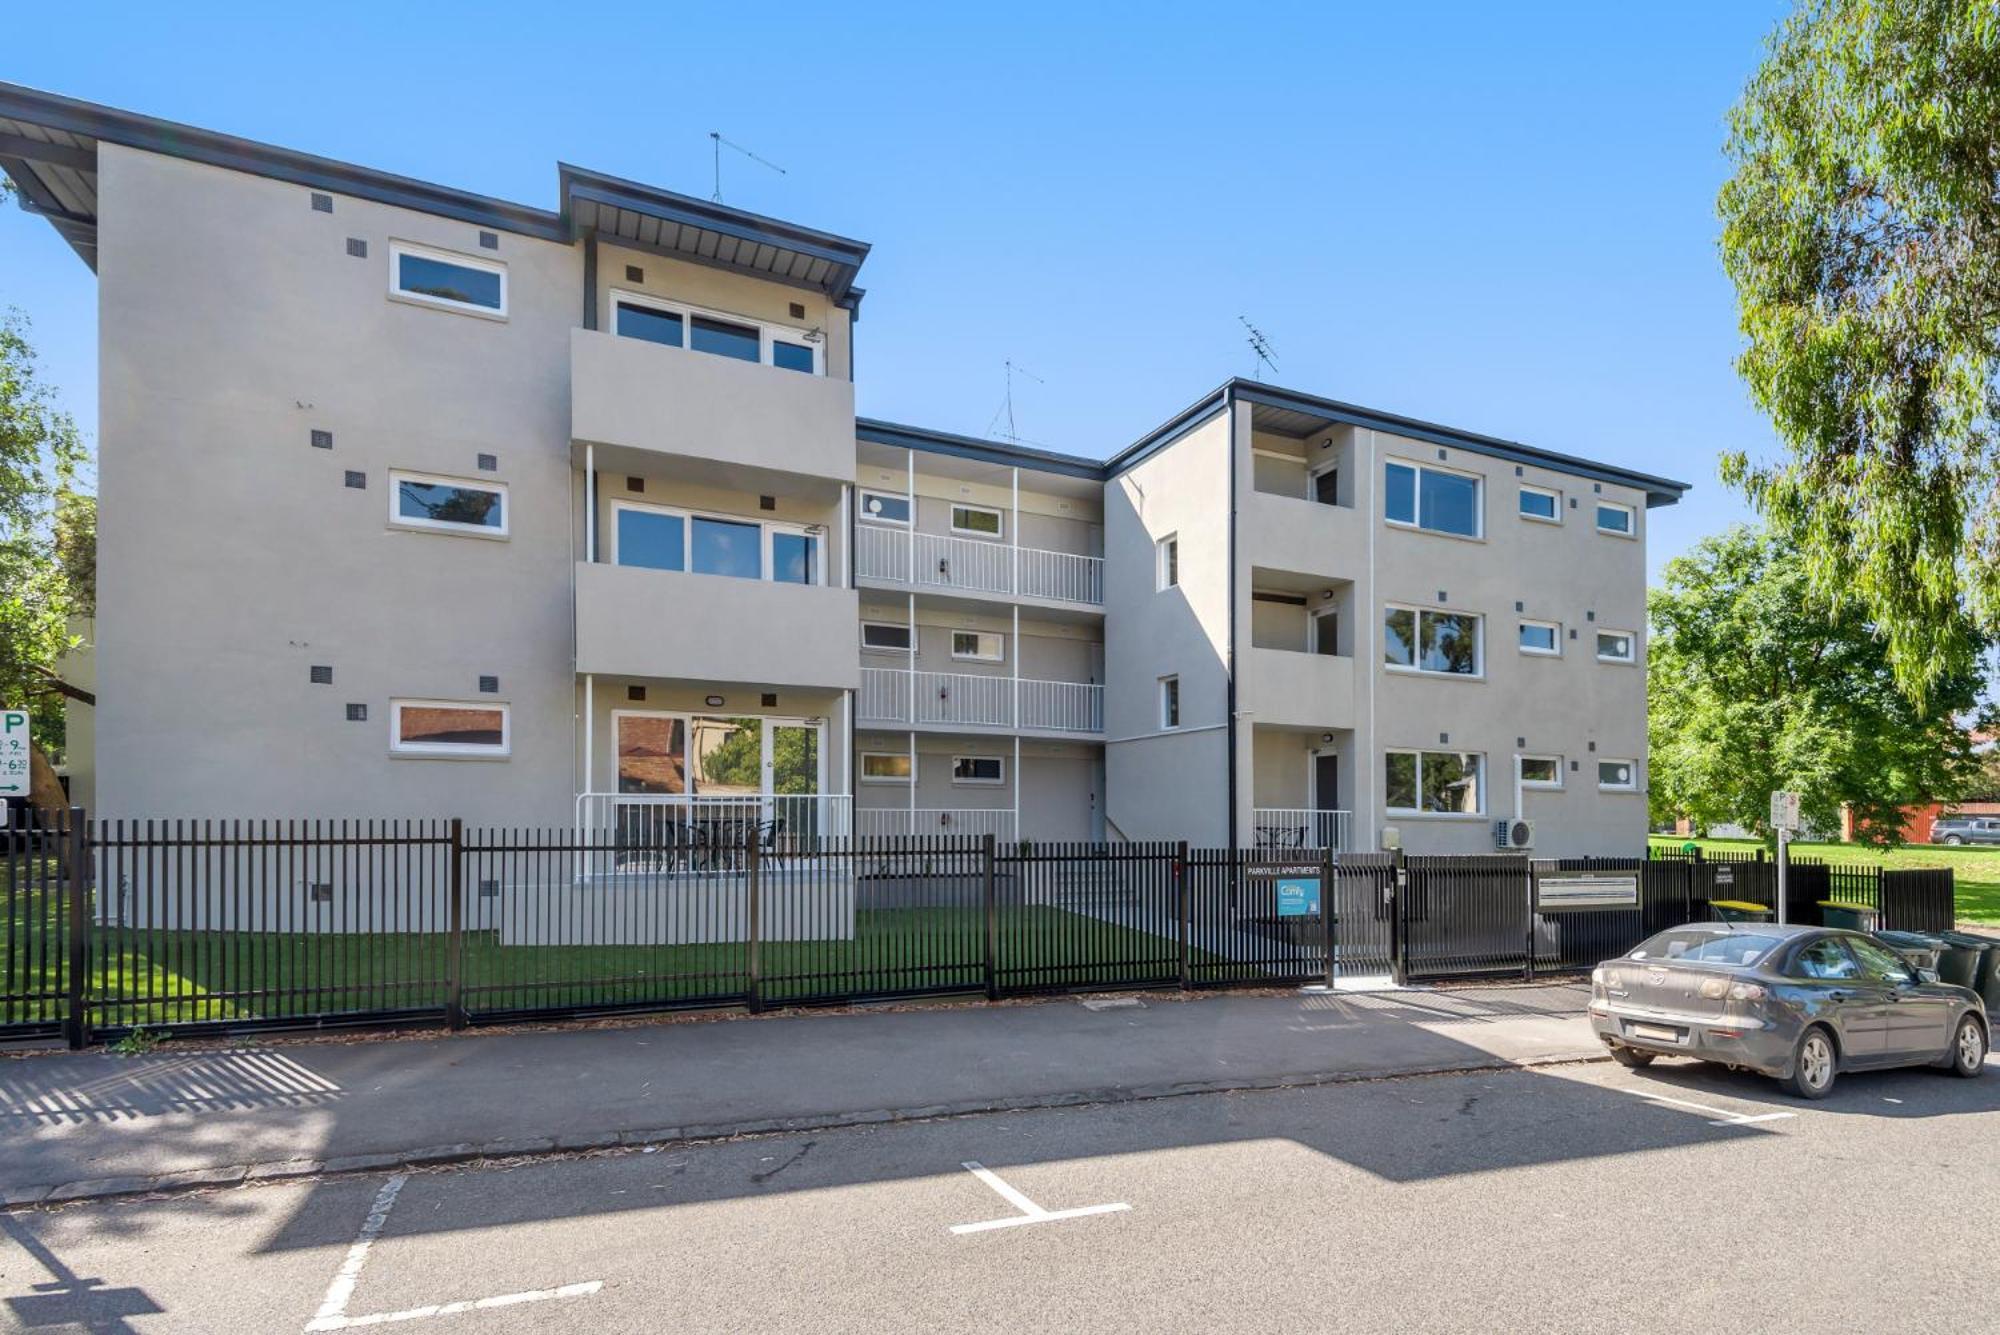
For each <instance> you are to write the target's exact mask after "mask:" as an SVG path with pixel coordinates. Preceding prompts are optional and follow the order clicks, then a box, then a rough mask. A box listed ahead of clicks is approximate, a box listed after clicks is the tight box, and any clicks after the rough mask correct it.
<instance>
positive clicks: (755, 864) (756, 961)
mask: <svg viewBox="0 0 2000 1335" xmlns="http://www.w3.org/2000/svg"><path fill="white" fill-rule="evenodd" d="M743 868H744V878H743V879H744V883H745V884H746V886H747V887H748V889H749V895H750V902H749V905H748V908H749V928H750V942H749V945H750V997H749V1005H750V1010H751V1012H752V1013H753V1014H754V1013H755V1012H757V1011H761V1010H763V1009H764V956H763V951H762V949H761V948H760V947H761V945H762V942H761V941H760V940H759V938H760V937H761V936H762V935H763V922H764V864H763V859H762V858H760V857H759V856H758V852H757V832H756V831H755V830H752V831H751V832H750V837H749V839H748V841H747V846H746V847H745V849H744V853H743Z"/></svg>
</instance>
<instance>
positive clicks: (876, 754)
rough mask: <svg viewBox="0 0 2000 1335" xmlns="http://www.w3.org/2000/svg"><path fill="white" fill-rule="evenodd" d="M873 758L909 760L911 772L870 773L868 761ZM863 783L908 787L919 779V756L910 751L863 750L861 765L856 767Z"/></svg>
mask: <svg viewBox="0 0 2000 1335" xmlns="http://www.w3.org/2000/svg"><path fill="white" fill-rule="evenodd" d="M871 760H904V761H908V762H909V766H910V772H909V773H908V774H904V775H900V776H899V775H894V774H888V775H883V774H870V773H869V772H868V762H869V761H871ZM856 773H857V774H858V775H859V776H860V778H861V782H863V783H879V784H882V785H883V786H884V787H889V788H908V787H909V786H910V785H911V784H914V783H915V782H916V781H917V758H916V756H915V755H913V754H912V753H910V752H908V751H863V752H862V753H861V761H860V765H859V766H858V768H857V769H856Z"/></svg>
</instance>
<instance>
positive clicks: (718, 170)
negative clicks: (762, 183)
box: [708, 130, 785, 204]
mask: <svg viewBox="0 0 2000 1335" xmlns="http://www.w3.org/2000/svg"><path fill="white" fill-rule="evenodd" d="M708 137H709V138H710V139H713V140H714V141H715V194H714V195H713V196H712V198H713V199H714V200H715V202H716V203H718V204H720V203H721V202H722V150H723V149H724V148H725V147H728V148H733V149H735V150H736V151H737V152H738V153H741V154H742V155H743V156H744V157H746V158H748V159H750V161H752V162H755V163H759V164H761V165H763V166H766V167H769V168H770V169H771V170H772V171H774V172H776V173H778V175H780V176H783V175H784V174H785V169H784V168H783V167H780V166H779V165H778V164H777V163H775V162H772V161H771V160H770V159H768V158H760V157H758V156H757V155H756V154H755V153H752V152H751V151H750V150H749V149H747V148H745V147H743V145H741V144H739V143H737V142H736V141H734V140H732V139H724V138H723V137H722V131H720V130H710V131H709V132H708Z"/></svg>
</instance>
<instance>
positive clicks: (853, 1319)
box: [0, 1063, 2000, 1335]
mask: <svg viewBox="0 0 2000 1335" xmlns="http://www.w3.org/2000/svg"><path fill="white" fill-rule="evenodd" d="M578 1096H579V1097H588V1092H587V1091H578ZM1996 1145H2000V1069H1995V1070H1989V1072H1988V1074H1987V1078H1985V1079H1983V1080H1976V1081H1962V1080H1956V1079H1952V1078H1950V1077H1948V1076H1944V1075H1941V1074H1937V1073H1933V1072H1929V1071H1913V1072H1898V1073H1891V1074H1886V1075H1873V1076H1852V1077H1848V1078H1846V1079H1844V1080H1843V1082H1842V1084H1841V1087H1840V1089H1839V1091H1838V1092H1837V1093H1836V1095H1835V1097H1834V1098H1833V1099H1831V1100H1829V1101H1827V1102H1825V1103H1820V1104H1804V1103H1797V1102H1793V1101H1790V1100H1787V1099H1785V1098H1784V1097H1782V1096H1781V1095H1779V1094H1778V1093H1777V1092H1776V1089H1775V1087H1774V1086H1772V1085H1770V1084H1769V1083H1768V1082H1765V1081H1762V1080H1758V1079H1756V1078H1753V1077H1749V1076H1736V1075H1730V1074H1728V1073H1725V1072H1720V1071H1714V1070H1710V1069H1708V1068H1702V1067H1696V1066H1693V1065H1689V1064H1668V1063H1662V1064H1661V1065H1659V1066H1656V1067H1655V1068H1654V1069H1653V1071H1651V1072H1647V1073H1633V1072H1627V1071H1623V1070H1620V1069H1618V1068H1616V1067H1613V1066H1610V1065H1608V1064H1594V1065H1589V1066H1571V1067H1562V1068H1545V1069H1541V1070H1535V1071H1509V1072H1501V1073H1492V1074H1481V1075H1459V1076H1434V1077H1427V1078H1409V1079H1396V1080H1382V1081H1377V1082H1372V1083H1365V1084H1352V1085H1339V1086H1328V1087H1320V1088H1312V1089H1298V1090H1282V1091H1267V1092H1257V1093H1245V1094H1206V1095H1195V1096H1187V1097H1179V1098H1165V1099H1157V1100H1152V1101H1147V1102H1139V1103H1129V1104H1122V1105H1116V1106H1102V1107H1090V1108H1080V1109H1064V1110H1052V1111H1045V1112H1035V1113H1021V1114H994V1115H986V1116H975V1117H965V1118H959V1119H951V1120H941V1121H934V1122H922V1123H910V1124H904V1125H895V1126H885V1127H879V1128H870V1129H859V1130H852V1131H839V1132H833V1133H826V1134H818V1135H806V1136H792V1137H771V1138H766V1139H749V1140H740V1141H733V1142H726V1143H716V1144H708V1145H701V1146H695V1147H692V1148H684V1149H663V1150H660V1151H657V1152H654V1153H638V1152H627V1153H621V1154H616V1155H606V1156H602V1157H595V1158H584V1159H570V1160H557V1161H542V1162H534V1163H526V1164H521V1165H518V1166H513V1167H484V1168H466V1169H460V1170H456V1171H443V1172H434V1173H419V1174H415V1175H410V1176H407V1177H404V1176H396V1177H360V1178H346V1179H338V1180H326V1181H321V1182H308V1183H293V1184H282V1185H272V1186H265V1187H251V1188H244V1189H236V1190H228V1191H219V1192H216V1193H213V1194H208V1195H199V1196H186V1197H179V1198H175V1199H168V1200H154V1201H137V1202H127V1203H117V1202H111V1203H100V1204H92V1205H81V1206H75V1207H70V1208H66V1209H60V1210H52V1211H30V1212H19V1213H14V1214H11V1215H5V1216H0V1299H4V1302H0V1327H4V1328H6V1329H10V1330H37V1331H46V1330H96V1331H119V1330H132V1331H144V1332H153V1331H199V1332H234V1331H256V1332H267V1331H269V1332H283V1331H307V1330H315V1329H317V1330H344V1329H370V1328H373V1327H374V1326H375V1325H382V1326H383V1327H384V1328H393V1329H397V1330H408V1331H412V1332H439V1333H440V1335H446V1333H456V1332H481V1333H482V1335H484V1333H487V1332H491V1333H492V1335H504V1333H505V1332H516V1331H723V1330H728V1331H739V1330H754V1331H760V1332H763V1331H774V1332H775V1331H789V1330H812V1331H816V1332H825V1331H871V1332H873V1331H900V1330H910V1331H918V1330H921V1331H940V1330H1007V1331H1019V1330H1058V1329H1059V1330H1081V1329H1093V1328H1095V1329H1145V1330H1149V1331H1153V1330H1189V1331H1205V1332H1212V1331H1217V1330H1245V1331H1248V1330H1259V1331H1268V1330H1273V1329H1278V1330H1303V1329H1314V1330H1366V1331H1380V1330H1387V1329H1399V1330H1480V1331H1490V1330H1507V1331H1543V1330H1546V1331H1574V1330H1579V1329H1601V1330H1628V1329H1644V1330H1648V1331H1655V1330H1688V1329H1719V1328H1725V1327H1727V1328H1731V1329H1736V1330H1780V1329H1784V1330H1798V1329H1809V1328H1813V1327H1822V1328H1827V1329H1845V1330H1852V1329H1872V1330H1882V1331H1893V1330H1922V1331H1925V1332H1941V1331H1953V1330H1967V1331H1970V1330H1992V1329H1994V1328H1995V1327H1996V1325H2000V1294H1997V1293H1996V1292H1995V1291H1994V1289H1993V1287H1992V1278H1993V1275H1994V1265H1993V1258H1994V1255H1995V1247H1996V1238H2000V1155H1996V1154H1995V1153H1994V1147H1995V1146H1996ZM968 1163H971V1164H977V1165H980V1166H982V1167H983V1168H984V1169H985V1170H986V1172H985V1173H979V1172H975V1171H973V1170H971V1169H968V1168H967V1167H966V1166H965V1165H967V1164H968ZM1121 1206H1122V1207H1125V1208H1113V1207H1121ZM1031 1208H1033V1209H1038V1210H1041V1211H1047V1212H1050V1213H1051V1214H1052V1215H1053V1216H1054V1217H1051V1218H1045V1219H1037V1220H1036V1222H1032V1223H1025V1224H1007V1225H1000V1226H992V1225H993V1221H998V1220H1003V1219H1021V1218H1023V1217H1030V1216H1024V1211H1027V1210H1029V1209H1031ZM1086 1210H1088V1211H1089V1212H1087V1213H1084V1212H1083V1211H1086ZM1072 1212H1073V1213H1072ZM979 1224H984V1225H988V1226H987V1227H983V1228H967V1227H965V1226H967V1225H979ZM388 1318H393V1320H389V1319H388Z"/></svg>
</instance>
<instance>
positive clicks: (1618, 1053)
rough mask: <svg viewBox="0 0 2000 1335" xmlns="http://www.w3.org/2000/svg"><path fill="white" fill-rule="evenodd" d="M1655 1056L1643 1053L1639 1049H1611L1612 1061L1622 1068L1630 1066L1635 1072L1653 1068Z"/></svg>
mask: <svg viewBox="0 0 2000 1335" xmlns="http://www.w3.org/2000/svg"><path fill="white" fill-rule="evenodd" d="M1655 1055H1656V1054H1654V1053H1651V1052H1641V1051H1639V1049H1637V1048H1613V1049H1611V1060H1612V1061H1615V1062H1617V1063H1618V1064H1619V1065H1620V1066H1629V1067H1631V1068H1632V1069H1633V1070H1635V1071H1636V1070H1638V1069H1639V1068H1640V1067H1642V1066H1651V1065H1652V1064H1653V1058H1654V1056H1655Z"/></svg>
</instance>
